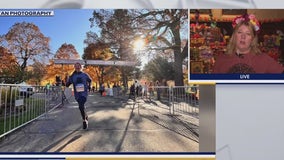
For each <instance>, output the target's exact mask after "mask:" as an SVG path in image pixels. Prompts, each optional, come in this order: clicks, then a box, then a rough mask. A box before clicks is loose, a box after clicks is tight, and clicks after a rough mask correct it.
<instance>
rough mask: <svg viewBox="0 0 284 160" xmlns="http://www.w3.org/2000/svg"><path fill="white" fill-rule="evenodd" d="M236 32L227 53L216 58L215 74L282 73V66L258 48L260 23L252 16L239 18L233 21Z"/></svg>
mask: <svg viewBox="0 0 284 160" xmlns="http://www.w3.org/2000/svg"><path fill="white" fill-rule="evenodd" d="M233 27H234V31H233V34H232V37H231V39H230V42H229V44H228V46H227V52H226V53H225V54H221V55H219V56H217V57H216V61H215V64H214V67H213V73H239V74H254V73H282V72H283V70H284V69H283V66H282V64H280V63H278V62H277V61H275V60H274V59H273V58H271V57H270V56H269V55H268V54H266V53H262V52H261V51H260V49H259V47H258V37H257V34H258V32H259V31H260V23H259V22H258V20H257V19H256V17H255V16H254V15H252V14H250V15H248V14H245V15H242V16H238V17H236V18H235V19H234V21H233Z"/></svg>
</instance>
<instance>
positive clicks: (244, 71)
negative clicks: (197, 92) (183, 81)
mask: <svg viewBox="0 0 284 160" xmlns="http://www.w3.org/2000/svg"><path fill="white" fill-rule="evenodd" d="M283 13H284V10H282V9H191V10H190V53H189V54H190V62H189V67H190V70H189V71H190V74H189V79H190V80H193V81H198V80H201V81H202V80H208V81H214V82H223V83H226V82H227V83H230V82H241V83H246V82H250V81H253V82H257V81H261V82H268V83H269V82H271V81H273V80H276V81H283V78H284V76H283V74H282V72H283V61H284V56H283V48H284V39H283V35H284V34H283V25H284V23H283V20H284V19H283V17H282V15H283Z"/></svg>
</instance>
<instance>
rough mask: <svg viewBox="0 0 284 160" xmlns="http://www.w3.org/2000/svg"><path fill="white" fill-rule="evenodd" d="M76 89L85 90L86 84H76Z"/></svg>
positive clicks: (78, 90)
mask: <svg viewBox="0 0 284 160" xmlns="http://www.w3.org/2000/svg"><path fill="white" fill-rule="evenodd" d="M76 91H77V92H84V91H85V87H84V84H82V83H79V84H77V85H76Z"/></svg>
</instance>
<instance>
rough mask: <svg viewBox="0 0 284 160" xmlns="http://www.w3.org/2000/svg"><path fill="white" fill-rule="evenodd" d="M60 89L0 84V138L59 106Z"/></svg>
mask: <svg viewBox="0 0 284 160" xmlns="http://www.w3.org/2000/svg"><path fill="white" fill-rule="evenodd" d="M61 94H62V92H61V89H60V87H51V88H49V89H47V88H46V87H43V86H27V85H15V84H0V138H1V137H3V136H5V135H7V134H9V133H11V132H13V131H15V130H16V129H18V128H20V127H22V126H24V125H26V124H28V123H30V122H32V121H33V120H35V119H37V118H39V117H41V116H43V115H45V114H46V113H47V112H48V111H49V110H51V109H52V108H54V107H56V106H58V105H60V104H61V96H62V95H61Z"/></svg>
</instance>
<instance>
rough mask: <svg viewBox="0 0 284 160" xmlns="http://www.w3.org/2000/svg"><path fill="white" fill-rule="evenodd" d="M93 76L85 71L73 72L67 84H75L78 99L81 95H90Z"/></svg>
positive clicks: (75, 94)
mask: <svg viewBox="0 0 284 160" xmlns="http://www.w3.org/2000/svg"><path fill="white" fill-rule="evenodd" d="M91 82H92V80H91V78H90V76H89V75H88V74H86V73H84V72H73V74H72V75H71V76H70V77H69V79H68V80H67V83H66V86H67V87H68V86H70V85H71V84H73V88H74V96H75V99H76V100H78V99H79V97H80V96H84V97H86V98H87V96H88V88H89V87H88V86H89V85H91Z"/></svg>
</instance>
